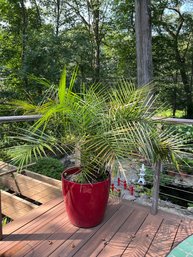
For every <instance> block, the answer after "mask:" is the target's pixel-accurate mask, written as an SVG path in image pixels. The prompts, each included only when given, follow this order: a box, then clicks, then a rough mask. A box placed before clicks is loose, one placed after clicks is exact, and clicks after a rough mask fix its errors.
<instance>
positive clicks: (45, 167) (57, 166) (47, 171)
mask: <svg viewBox="0 0 193 257" xmlns="http://www.w3.org/2000/svg"><path fill="white" fill-rule="evenodd" d="M64 169H65V167H64V165H63V164H62V163H61V162H60V161H59V160H58V159H55V158H51V157H47V158H40V159H38V160H37V161H36V164H34V165H32V166H31V167H30V170H31V171H34V172H36V173H39V174H42V175H45V176H48V177H51V178H55V179H58V180H60V179H61V173H62V172H63V171H64Z"/></svg>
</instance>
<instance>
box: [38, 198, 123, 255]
mask: <svg viewBox="0 0 193 257" xmlns="http://www.w3.org/2000/svg"><path fill="white" fill-rule="evenodd" d="M119 208H120V205H119V204H113V203H112V204H109V205H108V207H107V211H106V214H105V217H104V220H103V222H102V223H101V224H99V225H98V226H96V227H93V228H88V229H84V228H80V229H79V230H78V231H77V232H76V233H74V234H73V235H72V236H71V237H70V241H66V242H63V243H62V244H60V247H58V249H56V251H53V253H52V255H51V256H68V257H70V256H74V254H75V253H76V252H79V251H80V249H81V248H82V247H83V246H84V245H85V244H86V243H87V242H88V241H89V239H90V238H92V237H93V235H95V233H96V232H97V231H101V228H102V227H103V226H104V224H105V223H106V222H107V221H108V220H109V219H110V218H111V217H112V216H113V215H114V214H115V213H116V212H117V211H118V210H119ZM42 252H43V251H42ZM46 254H47V252H46Z"/></svg>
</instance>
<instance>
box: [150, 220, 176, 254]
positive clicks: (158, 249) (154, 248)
mask: <svg viewBox="0 0 193 257" xmlns="http://www.w3.org/2000/svg"><path fill="white" fill-rule="evenodd" d="M179 225H180V224H179V223H176V222H175V221H171V220H167V219H164V221H163V223H162V224H161V227H160V228H159V230H158V232H157V234H156V236H155V238H154V240H153V242H152V244H151V246H150V248H149V250H148V252H147V253H146V255H145V256H146V257H152V256H156V255H157V253H159V257H165V256H166V255H167V253H168V252H169V251H170V250H171V248H172V245H173V241H174V238H175V236H176V233H177V231H178V228H179Z"/></svg>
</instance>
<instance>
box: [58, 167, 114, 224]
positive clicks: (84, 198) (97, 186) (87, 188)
mask: <svg viewBox="0 0 193 257" xmlns="http://www.w3.org/2000/svg"><path fill="white" fill-rule="evenodd" d="M77 172H80V168H79V167H73V168H69V169H66V170H65V171H64V172H63V173H62V191H63V195H64V202H65V206H66V211H67V214H68V216H69V219H70V221H71V223H72V224H73V225H75V226H77V227H82V228H88V227H94V226H97V225H98V224H99V223H100V222H101V221H102V220H103V217H104V214H105V209H106V206H107V201H108V198H109V189H110V176H109V177H108V178H107V179H106V180H104V181H102V182H97V183H94V184H89V183H88V184H79V183H75V182H72V181H69V180H67V179H65V174H74V173H77Z"/></svg>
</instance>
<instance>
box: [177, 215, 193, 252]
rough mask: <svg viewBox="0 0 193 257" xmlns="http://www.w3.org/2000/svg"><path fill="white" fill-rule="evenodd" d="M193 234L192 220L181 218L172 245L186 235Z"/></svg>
mask: <svg viewBox="0 0 193 257" xmlns="http://www.w3.org/2000/svg"><path fill="white" fill-rule="evenodd" d="M192 234H193V220H181V224H180V226H179V229H178V231H177V234H176V237H175V240H174V243H173V247H172V248H174V247H175V246H176V245H177V244H179V243H180V242H181V241H183V240H184V239H185V238H186V237H188V236H190V235H192Z"/></svg>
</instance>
